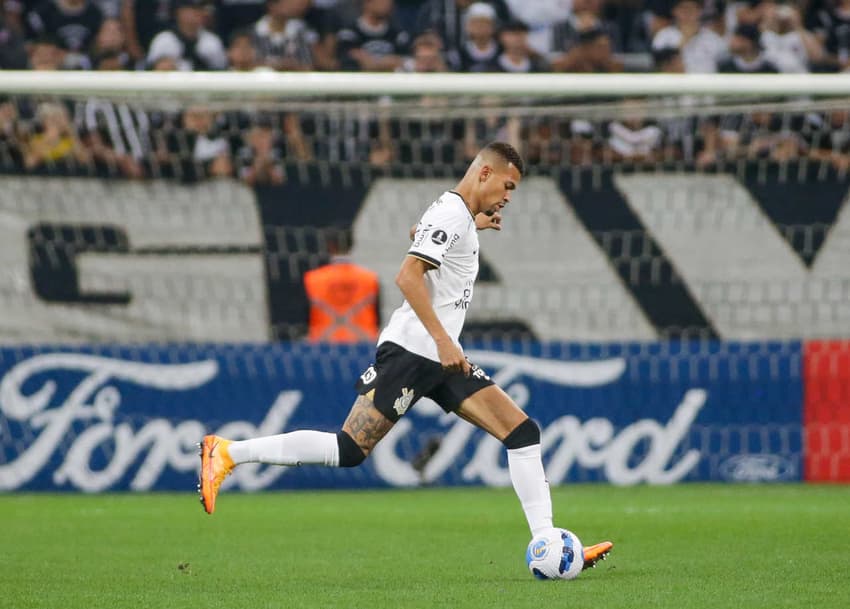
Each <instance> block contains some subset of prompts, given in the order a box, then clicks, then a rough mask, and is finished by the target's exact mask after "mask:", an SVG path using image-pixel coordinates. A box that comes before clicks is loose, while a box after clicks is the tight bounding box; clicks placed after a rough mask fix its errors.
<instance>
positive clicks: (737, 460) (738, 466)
mask: <svg viewBox="0 0 850 609" xmlns="http://www.w3.org/2000/svg"><path fill="white" fill-rule="evenodd" d="M796 473H797V465H796V463H794V461H793V460H791V459H789V458H788V457H783V456H782V455H770V454H765V455H736V456H734V457H731V458H729V459H726V460H725V461H723V463H721V464H720V475H721V476H722V477H723V478H724V479H726V480H732V481H735V482H773V481H776V480H790V479H792V478H794V477H796Z"/></svg>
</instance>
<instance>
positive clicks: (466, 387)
mask: <svg viewBox="0 0 850 609" xmlns="http://www.w3.org/2000/svg"><path fill="white" fill-rule="evenodd" d="M470 365H471V366H472V372H471V373H470V375H469V376H466V375H464V374H463V373H461V372H451V373H449V372H445V371H444V370H443V367H442V366H441V365H440V364H439V363H438V362H435V361H433V360H430V359H428V358H427V357H422V356H421V355H416V354H415V353H411V352H410V351H408V350H407V349H405V348H403V347H400V346H399V345H397V344H395V343H390V342H385V343H381V344H380V345H379V346H378V351H377V353H376V354H375V363H374V364H372V365H371V366H369V367H368V368H367V369H366V370H365V372H363V374H361V375H360V378H359V379H358V381H357V384H356V385H355V387H356V388H357V393H359V394H360V395H365V394H367V393H369V392H370V391H372V390H374V391H375V393H374V394H373V395H372V402H374V404H375V406H376V407H377V409H378V410H379V411H380V412H381V414H383V415H384V416H385V417H387V418H388V419H389V420H391V421H393V422H395V421H398V420H399V418H400V417H401V415H403V414H404V413H405V412H407V409H408V408H410V407H411V406H413V405H414V404H415V403H416V402H417V401H418V400H419V398H422V397H427V398H431V399H432V400H434V401H435V402H436V403H437V404H439V405H440V408H442V409H443V410H445V411H446V412H454V411H455V410H457V409H458V407H459V406H460V403H461V402H463V401H464V400H465V399H466V398H468V397H469V396H471V395H472V394H473V393H475V392H476V391H480V390H481V389H484V388H485V387H489V386H490V385H492V384H493V381H491V380H490V377H489V376H487V373H485V372H484V370H482V369H481V368H479V367H478V366H476V365H475V364H473V363H472V362H470Z"/></svg>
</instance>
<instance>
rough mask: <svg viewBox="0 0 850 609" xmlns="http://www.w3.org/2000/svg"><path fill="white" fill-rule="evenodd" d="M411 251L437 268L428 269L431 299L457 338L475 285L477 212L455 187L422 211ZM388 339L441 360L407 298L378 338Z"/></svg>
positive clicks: (380, 339) (448, 330) (445, 324)
mask: <svg viewBox="0 0 850 609" xmlns="http://www.w3.org/2000/svg"><path fill="white" fill-rule="evenodd" d="M407 254H408V255H409V256H415V257H417V258H420V259H422V260H424V261H425V262H427V263H429V264H431V265H432V266H435V267H437V268H435V269H433V270H430V271H428V272H427V273H425V283H426V284H427V286H428V291H429V293H430V294H431V305H432V306H433V307H434V311H435V312H436V314H437V317H438V318H439V319H440V323H442V324H443V327H444V328H445V329H446V332H448V334H449V336H451V337H452V340H454V342H455V343H458V344H459V337H460V331H461V330H462V329H463V322H464V320H465V319H466V310H467V309H468V308H469V303H470V302H471V301H472V288H473V284H474V283H475V278H476V277H477V276H478V231H477V229H476V228H475V218H474V217H473V215H472V213H471V212H470V211H469V208H467V206H466V203H464V201H463V198H462V197H461V196H460V195H459V194H457V193H456V192H454V191H447V192H444V193H443V194H442V195H441V196H440V198H439V199H437V200H436V201H434V202H433V203H431V206H430V207H429V208H428V209H427V210H426V211H425V213H424V214H423V215H422V219H421V220H419V224H417V226H416V234H415V235H414V237H413V245H411V246H410V249H409V250H408V252H407ZM385 341H390V342H393V343H396V344H397V345H400V346H402V347H404V348H405V349H407V350H408V351H410V352H411V353H416V354H417V355H421V356H422V357H427V358H428V359H431V360H434V361H436V362H439V361H440V357H439V356H438V355H437V345H436V343H435V342H434V339H433V338H431V335H430V334H428V331H427V330H426V329H425V326H423V325H422V322H421V321H420V320H419V317H418V316H417V315H416V313H415V312H414V311H413V308H412V307H411V306H410V303H408V302H407V300H405V301H404V303H402V305H401V306H400V307H399V308H398V309H396V310H395V311H394V312H393V314H392V317H391V318H390V321H389V323H388V324H387V326H386V328H384V331H383V332H381V335H380V337H378V344H379V345H380V344H381V343H383V342H385Z"/></svg>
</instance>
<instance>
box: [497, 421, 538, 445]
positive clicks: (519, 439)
mask: <svg viewBox="0 0 850 609" xmlns="http://www.w3.org/2000/svg"><path fill="white" fill-rule="evenodd" d="M502 444H504V445H505V448H507V449H512V448H525V447H526V446H533V445H535V444H540V427H539V426H538V425H537V423H535V422H534V421H532V420H531V419H530V418H529V419H526V420H525V421H523V422H522V423H520V424H519V425H517V426H516V427H515V428H514V430H513V431H512V432H511V433H509V434H508V436H507V437H506V438H505V439H504V440H502Z"/></svg>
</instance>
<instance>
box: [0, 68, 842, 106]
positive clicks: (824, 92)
mask: <svg viewBox="0 0 850 609" xmlns="http://www.w3.org/2000/svg"><path fill="white" fill-rule="evenodd" d="M0 93H3V94H24V95H27V94H42V93H48V94H54V95H127V94H142V95H168V94H175V95H180V96H186V95H188V96H190V97H191V96H193V95H197V96H199V97H200V96H203V97H215V98H219V99H234V98H240V97H244V96H249V97H250V96H252V95H253V96H256V95H261V96H262V95H273V96H283V97H314V98H315V97H333V98H344V97H357V96H377V95H393V96H421V95H423V94H425V93H427V94H430V95H498V96H511V97H517V96H535V97H585V98H586V97H627V96H641V95H719V96H748V97H759V96H765V97H767V96H776V95H795V96H799V95H805V96H843V95H850V74H511V75H508V74H397V73H388V74H383V73H359V72H355V73H342V72H337V73H333V72H291V73H281V72H266V71H262V72H249V73H237V72H78V71H58V72H37V71H11V70H10V71H3V72H0Z"/></svg>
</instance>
